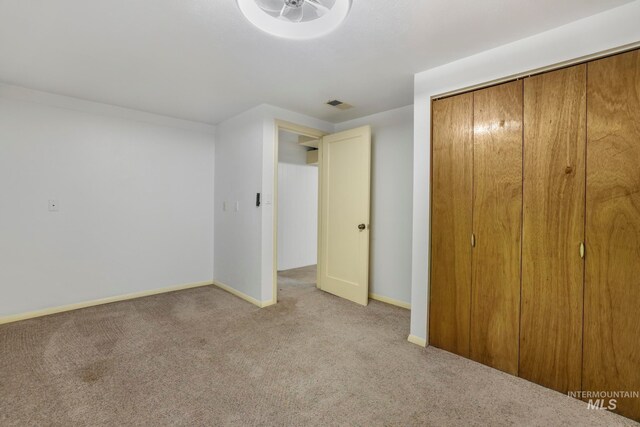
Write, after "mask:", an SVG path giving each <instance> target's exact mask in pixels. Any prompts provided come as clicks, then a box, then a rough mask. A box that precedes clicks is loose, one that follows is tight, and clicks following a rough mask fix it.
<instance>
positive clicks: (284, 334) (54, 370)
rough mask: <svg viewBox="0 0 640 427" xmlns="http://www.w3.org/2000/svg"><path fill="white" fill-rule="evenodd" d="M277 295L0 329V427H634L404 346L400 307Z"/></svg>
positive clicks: (114, 310) (296, 284) (166, 299)
mask: <svg viewBox="0 0 640 427" xmlns="http://www.w3.org/2000/svg"><path fill="white" fill-rule="evenodd" d="M286 275H287V274H286V273H285V276H286ZM287 281H288V283H287ZM307 282H308V281H307ZM281 288H282V289H281V291H280V303H279V304H277V305H276V306H272V307H269V308H266V309H262V310H261V309H258V308H257V307H254V306H252V305H251V304H248V303H246V302H244V301H242V300H240V299H238V298H236V297H234V296H232V295H230V294H228V293H226V292H224V291H222V290H220V289H217V288H215V287H204V288H198V289H191V290H185V291H180V292H174V293H170V294H163V295H157V296H152V297H148V298H142V299H138V300H133V301H127V302H121V303H114V304H109V305H104V306H99V307H93V308H88V309H84V310H79V311H75V312H69V313H64V314H59V315H54V316H50V317H46V318H40V319H33V320H27V321H23V322H19V323H14V324H9V325H4V326H0V425H2V426H9V425H21V426H33V425H38V426H41V425H60V426H69V425H79V426H82V425H91V426H120V425H147V426H157V425H198V426H202V425H212V426H220V425H236V426H245V425H277V426H305V425H321V426H329V425H345V426H347V425H354V426H383V425H385V426H386V425H388V426H409V425H432V426H447V425H463V426H467V425H492V426H500V425H519V426H521V425H539V426H557V425H581V426H586V425H608V426H611V425H635V424H634V423H633V422H632V421H630V420H627V419H625V418H622V417H619V416H617V415H614V414H611V413H606V412H601V411H595V410H588V409H586V405H585V404H584V403H582V402H579V401H577V400H574V399H571V398H568V397H565V396H563V395H561V394H559V393H556V392H553V391H551V390H547V389H544V388H542V387H539V386H537V385H535V384H532V383H530V382H527V381H524V380H522V379H519V378H516V377H513V376H510V375H507V374H503V373H501V372H498V371H495V370H493V369H491V368H488V367H485V366H482V365H479V364H477V363H474V362H471V361H469V360H466V359H463V358H460V357H457V356H454V355H452V354H449V353H446V352H443V351H440V350H437V349H434V348H427V349H423V348H420V347H418V346H415V345H413V344H410V343H408V342H407V340H406V338H407V332H408V325H409V311H407V310H404V309H401V308H396V307H393V306H390V305H386V304H383V303H379V302H376V301H372V302H371V304H369V306H368V307H360V306H357V305H355V304H352V303H350V302H348V301H344V300H341V299H339V298H337V297H334V296H332V295H329V294H326V293H323V292H321V291H318V290H317V289H316V288H315V285H314V284H313V283H302V284H301V282H300V281H296V280H295V279H291V277H289V278H286V277H283V279H282V280H281Z"/></svg>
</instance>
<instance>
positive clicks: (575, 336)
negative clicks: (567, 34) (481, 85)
mask: <svg viewBox="0 0 640 427" xmlns="http://www.w3.org/2000/svg"><path fill="white" fill-rule="evenodd" d="M432 111H433V125H432V149H433V152H432V162H433V163H432V173H433V175H432V224H431V236H432V237H431V239H432V251H431V256H432V258H431V284H430V296H431V297H430V312H429V313H430V315H429V334H430V335H429V341H430V344H432V345H434V346H436V347H439V348H443V349H445V350H449V351H452V352H454V353H457V354H460V355H462V356H465V357H469V358H471V359H473V360H476V361H478V362H481V363H483V364H486V365H489V366H492V367H494V368H497V369H500V370H503V371H505V372H509V373H511V374H515V375H519V376H521V377H523V378H526V379H529V380H531V381H533V382H536V383H538V384H541V385H543V386H546V387H549V388H552V389H555V390H558V391H560V392H563V393H566V392H578V391H585V392H599V393H602V392H634V393H637V392H640V50H635V51H630V52H626V53H622V54H618V55H613V56H610V57H607V58H603V59H599V60H595V61H591V62H588V63H585V64H580V65H576V66H572V67H567V68H563V69H559V70H555V71H551V72H547V73H542V74H539V75H536V76H531V77H527V78H525V79H523V80H518V81H514V82H510V83H505V84H500V85H497V86H492V87H489V88H486V89H481V90H477V91H474V92H470V93H465V94H461V95H456V96H453V97H450V98H444V99H439V100H435V101H433V110H432ZM610 398H611V397H609V398H605V399H604V400H597V399H594V400H593V401H592V403H595V404H599V405H602V406H603V407H604V408H608V409H613V410H615V411H616V412H619V413H620V414H622V415H624V416H627V417H630V418H633V419H636V420H640V398H638V397H633V396H631V397H629V396H627V397H625V396H624V395H623V396H617V397H614V398H615V400H616V401H615V402H612V401H611V400H610ZM586 400H589V398H586Z"/></svg>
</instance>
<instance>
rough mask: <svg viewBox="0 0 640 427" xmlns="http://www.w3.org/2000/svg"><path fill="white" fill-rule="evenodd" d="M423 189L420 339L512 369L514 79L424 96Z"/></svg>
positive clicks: (517, 120) (518, 188)
mask: <svg viewBox="0 0 640 427" xmlns="http://www.w3.org/2000/svg"><path fill="white" fill-rule="evenodd" d="M432 185H433V199H432V206H433V208H432V230H433V234H432V236H433V237H432V264H431V265H432V267H431V292H430V307H431V308H430V322H429V340H430V342H431V344H432V345H434V346H436V347H439V348H442V349H445V350H448V351H451V352H454V353H456V354H459V355H462V356H465V357H471V358H472V359H474V360H477V361H480V362H482V363H485V364H487V365H490V366H493V367H495V368H498V369H502V370H504V371H507V372H511V373H517V367H518V318H519V306H520V235H521V221H520V219H521V209H522V82H513V83H507V84H504V85H500V86H495V87H492V88H489V89H485V90H482V91H478V92H475V93H468V94H462V95H458V96H454V97H450V98H445V99H442V100H438V101H435V102H434V104H433V176H432ZM474 232H475V234H474ZM472 234H474V236H475V239H476V240H477V245H476V247H475V248H473V257H472Z"/></svg>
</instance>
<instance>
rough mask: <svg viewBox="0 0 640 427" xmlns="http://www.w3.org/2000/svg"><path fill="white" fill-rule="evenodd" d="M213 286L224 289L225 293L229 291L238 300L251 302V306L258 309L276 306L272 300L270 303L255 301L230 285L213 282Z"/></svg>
mask: <svg viewBox="0 0 640 427" xmlns="http://www.w3.org/2000/svg"><path fill="white" fill-rule="evenodd" d="M213 285H214V286H217V287H218V288H220V289H222V290H223V291H227V292H229V293H230V294H232V295H235V296H237V297H238V298H241V299H243V300H245V301H247V302H250V303H251V304H253V305H255V306H257V307H260V308H265V307H269V306H270V305H273V304H274V302H273V300H270V301H259V300H257V299H255V298H253V297H251V296H249V295H247V294H245V293H244V292H240V291H239V290H237V289H234V288H232V287H231V286H229V285H225V284H224V283H220V282H217V281H215V280H214V281H213Z"/></svg>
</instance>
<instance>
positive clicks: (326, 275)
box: [318, 126, 371, 305]
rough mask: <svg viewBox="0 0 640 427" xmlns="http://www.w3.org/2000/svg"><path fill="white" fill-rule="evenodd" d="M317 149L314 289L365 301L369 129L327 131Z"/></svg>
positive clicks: (367, 269) (369, 187)
mask: <svg viewBox="0 0 640 427" xmlns="http://www.w3.org/2000/svg"><path fill="white" fill-rule="evenodd" d="M319 148H320V153H319V156H320V158H321V160H320V230H319V234H320V236H319V237H320V238H319V239H318V287H319V288H320V289H321V290H323V291H326V292H329V293H332V294H334V295H337V296H339V297H342V298H345V299H348V300H350V301H353V302H356V303H358V304H362V305H367V303H368V301H369V211H370V191H371V173H370V170H371V128H370V127H369V126H365V127H361V128H357V129H352V130H348V131H344V132H339V133H335V134H332V135H326V136H324V137H323V138H322V143H321V144H320V147H319Z"/></svg>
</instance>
